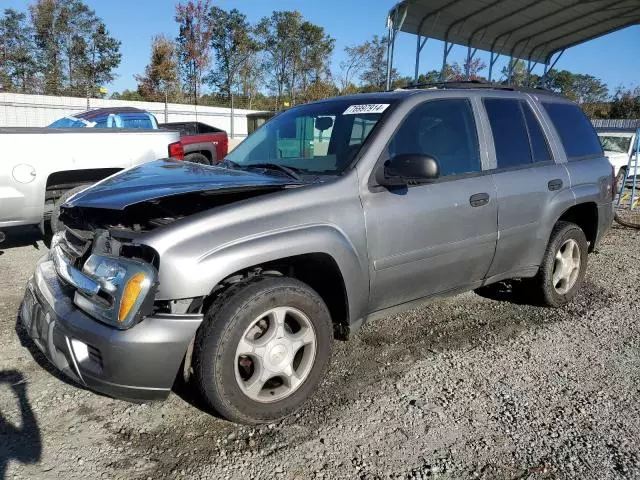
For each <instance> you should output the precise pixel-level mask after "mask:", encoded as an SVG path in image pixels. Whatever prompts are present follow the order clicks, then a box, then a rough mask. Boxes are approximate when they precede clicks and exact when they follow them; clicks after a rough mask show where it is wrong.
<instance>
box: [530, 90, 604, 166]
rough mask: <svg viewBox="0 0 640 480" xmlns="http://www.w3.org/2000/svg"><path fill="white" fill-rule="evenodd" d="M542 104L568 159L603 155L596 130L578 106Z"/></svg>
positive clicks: (552, 103)
mask: <svg viewBox="0 0 640 480" xmlns="http://www.w3.org/2000/svg"><path fill="white" fill-rule="evenodd" d="M542 105H543V107H544V109H545V110H546V111H547V114H548V115H549V118H550V119H551V122H552V123H553V126H554V127H555V128H556V131H557V132H558V135H560V141H561V142H562V146H563V147H564V151H565V152H566V154H567V158H568V159H569V160H577V159H580V158H585V157H593V156H596V155H603V153H602V146H601V145H600V142H599V141H598V136H597V135H596V131H595V130H594V128H593V126H592V125H591V122H590V121H589V119H588V118H587V117H586V115H585V114H584V113H583V112H582V110H580V107H578V106H577V105H573V104H570V103H554V102H543V103H542Z"/></svg>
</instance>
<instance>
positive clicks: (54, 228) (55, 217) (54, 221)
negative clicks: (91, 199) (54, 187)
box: [45, 184, 89, 236]
mask: <svg viewBox="0 0 640 480" xmlns="http://www.w3.org/2000/svg"><path fill="white" fill-rule="evenodd" d="M88 186H89V185H88V184H87V185H80V186H78V187H75V188H72V189H71V190H67V191H66V192H64V193H63V194H62V196H61V197H60V198H59V199H58V200H57V201H56V203H55V204H54V206H53V211H52V212H51V220H50V222H49V223H50V230H51V234H52V236H53V235H55V234H56V233H58V232H59V231H60V230H62V224H61V223H60V221H59V220H60V207H61V206H62V204H63V203H64V202H66V201H67V200H68V199H69V198H71V197H72V196H73V195H75V194H76V193H78V192H81V191H82V190H84V189H86V188H87V187H88ZM45 228H46V226H45Z"/></svg>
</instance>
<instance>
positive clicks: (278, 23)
mask: <svg viewBox="0 0 640 480" xmlns="http://www.w3.org/2000/svg"><path fill="white" fill-rule="evenodd" d="M301 24H302V15H301V14H300V12H291V11H284V12H273V13H272V14H271V16H270V17H264V18H262V19H261V20H260V22H259V23H258V25H257V26H256V33H257V35H258V38H259V39H260V40H261V43H262V45H263V49H264V51H265V54H266V67H267V71H268V72H269V73H270V74H271V76H272V80H273V83H272V85H271V86H272V88H273V90H274V91H275V93H276V109H279V108H280V102H281V100H282V98H283V96H284V93H285V89H287V88H288V89H289V96H290V97H292V96H293V92H292V87H293V85H294V82H295V79H296V67H297V65H296V61H297V59H298V58H299V56H300V38H299V37H298V35H299V33H300V25H301Z"/></svg>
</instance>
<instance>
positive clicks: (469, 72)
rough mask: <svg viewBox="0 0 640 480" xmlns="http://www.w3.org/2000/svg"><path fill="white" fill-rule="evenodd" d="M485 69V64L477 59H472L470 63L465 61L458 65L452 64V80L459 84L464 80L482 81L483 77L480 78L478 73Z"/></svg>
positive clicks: (456, 63)
mask: <svg viewBox="0 0 640 480" xmlns="http://www.w3.org/2000/svg"><path fill="white" fill-rule="evenodd" d="M485 68H487V64H486V63H484V62H483V61H482V60H480V59H479V58H474V59H473V60H471V61H467V60H466V59H465V61H464V62H463V63H462V64H460V63H458V62H454V63H453V65H451V72H452V74H453V80H455V81H458V82H461V81H465V80H484V77H482V76H480V72H481V71H482V70H484V69H485Z"/></svg>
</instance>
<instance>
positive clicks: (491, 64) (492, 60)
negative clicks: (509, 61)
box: [489, 51, 500, 83]
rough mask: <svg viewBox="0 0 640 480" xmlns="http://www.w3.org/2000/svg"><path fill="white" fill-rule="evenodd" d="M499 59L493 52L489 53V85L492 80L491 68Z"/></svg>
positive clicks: (498, 55)
mask: <svg viewBox="0 0 640 480" xmlns="http://www.w3.org/2000/svg"><path fill="white" fill-rule="evenodd" d="M499 58H500V54H499V53H498V54H496V53H494V52H493V51H491V58H490V59H489V83H491V80H492V79H493V66H494V65H495V64H496V62H497V61H498V59H499Z"/></svg>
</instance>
